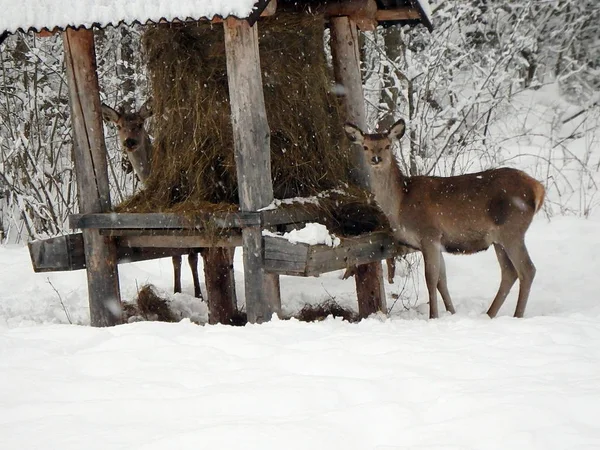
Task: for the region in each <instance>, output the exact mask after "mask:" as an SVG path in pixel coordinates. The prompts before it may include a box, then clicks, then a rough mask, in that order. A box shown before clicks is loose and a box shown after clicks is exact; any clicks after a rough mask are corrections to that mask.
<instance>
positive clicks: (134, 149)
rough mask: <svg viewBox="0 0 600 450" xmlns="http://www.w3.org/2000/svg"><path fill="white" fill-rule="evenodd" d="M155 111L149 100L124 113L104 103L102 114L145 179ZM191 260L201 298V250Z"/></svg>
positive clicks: (177, 272)
mask: <svg viewBox="0 0 600 450" xmlns="http://www.w3.org/2000/svg"><path fill="white" fill-rule="evenodd" d="M151 115H152V109H151V108H150V104H149V102H146V103H145V104H144V105H143V106H142V107H141V108H140V110H139V111H137V112H134V113H125V112H123V111H122V110H121V111H120V112H118V111H116V110H114V109H113V108H111V107H110V106H107V105H105V104H102V117H103V119H104V120H105V121H106V122H110V123H113V124H115V125H116V127H117V133H118V135H119V141H120V142H121V145H122V147H123V149H124V151H125V155H126V156H127V158H128V159H129V162H130V163H131V165H132V167H133V171H134V172H135V174H136V175H137V177H138V178H139V179H140V181H141V182H142V183H145V182H146V180H147V179H148V177H149V176H150V168H151V167H150V166H151V164H152V142H151V141H150V136H149V135H148V133H147V132H146V129H145V128H144V123H145V121H146V120H147V119H148V118H149V117H150V116H151ZM172 258H173V272H174V289H173V290H174V292H181V256H173V257H172ZM188 262H189V265H190V268H191V270H192V277H193V280H194V296H196V297H198V298H202V291H201V289H200V280H199V278H198V253H197V252H191V253H189V254H188Z"/></svg>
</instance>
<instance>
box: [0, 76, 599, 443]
mask: <svg viewBox="0 0 600 450" xmlns="http://www.w3.org/2000/svg"><path fill="white" fill-rule="evenodd" d="M556 99H557V94H556V92H553V91H552V87H548V88H544V89H541V90H539V91H536V92H534V93H528V94H527V95H526V96H524V97H523V99H522V100H523V101H524V104H525V105H524V106H523V107H521V109H520V110H519V111H525V112H524V113H522V112H519V113H518V114H512V115H511V114H508V113H507V114H508V116H509V117H511V118H512V119H511V120H507V123H506V126H507V130H502V129H499V130H497V131H496V133H499V134H500V135H502V136H505V135H509V134H507V133H509V132H510V133H512V134H510V135H518V136H520V137H519V138H518V139H512V140H510V141H509V140H507V142H506V145H507V147H506V151H505V153H502V154H499V155H496V157H497V158H500V159H499V160H498V161H491V163H492V165H495V164H515V165H517V166H518V167H520V168H523V169H526V170H527V171H528V172H529V173H531V174H533V175H535V176H536V177H538V178H539V179H540V180H545V181H546V184H547V187H548V198H547V201H546V204H545V211H550V212H551V213H552V215H554V218H553V219H552V220H551V221H548V220H547V218H546V217H545V214H544V213H540V214H538V216H537V217H536V219H535V221H534V223H533V224H532V226H531V228H530V230H529V233H528V235H527V244H528V247H529V250H530V253H531V256H532V259H533V261H534V263H535V264H536V266H537V268H538V272H537V277H536V279H535V281H534V284H533V290H532V293H531V296H530V299H529V304H528V307H527V311H526V318H525V319H520V320H517V319H513V318H512V317H511V316H512V313H513V311H514V308H515V303H516V291H517V290H516V286H515V289H514V290H513V292H512V293H511V295H510V297H509V299H508V300H507V302H506V304H505V305H504V307H503V308H502V310H501V311H500V316H499V317H498V318H497V319H494V320H490V319H488V318H487V316H485V315H483V312H484V311H485V310H486V309H487V307H488V306H489V304H490V302H491V299H492V298H493V296H494V294H495V292H496V289H497V287H498V284H499V279H500V270H499V267H498V263H497V261H496V258H495V255H494V252H493V251H492V250H488V251H487V252H484V253H480V254H477V255H474V256H462V257H461V256H447V257H446V261H447V270H448V279H449V287H450V292H451V294H452V296H453V300H454V304H455V306H456V309H457V314H456V315H455V316H449V315H444V316H443V317H442V318H441V319H439V320H435V321H430V320H427V315H428V308H427V305H426V304H425V298H426V288H425V283H424V281H423V270H422V267H418V268H417V270H416V271H414V272H412V273H413V274H415V275H411V276H408V277H405V276H404V274H403V273H402V272H403V271H402V270H400V271H399V273H398V275H397V276H396V280H395V283H394V284H393V285H386V292H387V296H388V298H387V301H388V306H390V307H391V313H390V315H389V317H373V318H370V319H368V320H364V321H362V322H360V323H358V324H348V323H346V322H342V321H339V320H333V319H330V320H327V321H325V322H321V323H311V324H307V323H300V322H297V321H294V320H292V321H283V320H274V321H273V322H271V323H268V324H264V325H247V326H246V327H241V328H233V327H225V326H198V325H195V324H194V323H192V321H206V314H207V311H206V307H205V305H204V304H201V303H199V302H198V301H197V300H196V299H194V298H193V297H192V296H191V295H190V294H191V293H192V292H193V288H192V283H191V277H190V274H189V270H184V271H183V273H184V290H185V292H184V293H183V294H178V295H175V296H173V295H171V296H170V298H171V301H172V305H173V307H174V308H175V309H176V310H177V311H178V312H179V313H180V314H181V316H182V317H183V318H184V319H183V320H182V322H180V323H176V324H165V323H150V322H139V323H134V324H129V325H123V326H119V327H114V328H111V329H92V328H90V327H88V326H81V325H86V324H87V323H88V322H89V319H88V311H87V288H86V279H85V273H84V272H73V273H50V274H34V273H33V271H32V269H31V263H30V261H29V255H28V252H27V249H26V248H25V247H22V246H0V449H2V450H5V449H6V450H13V449H14V450H27V449H35V450H40V449H44V450H45V449H60V450H81V449H82V448H85V449H87V450H94V449H99V450H106V449H127V450H132V449H198V448H207V449H211V450H213V449H238V448H239V449H244V450H246V449H260V450H270V449H277V450H280V449H286V450H291V449H310V450H320V449H324V450H325V449H326V450H332V449H344V450H354V449H356V450H359V449H360V450H365V449H381V450H384V449H385V450H392V449H411V450H412V449H427V450H436V449H449V450H459V449H461V450H462V449H465V450H484V449H502V450H506V449H515V450H529V449H539V450H552V449H556V450H565V449H569V450H571V449H573V450H575V449H576V450H584V449H598V448H600V423H599V422H598V417H600V294H599V289H600V279H599V274H600V256H599V255H600V239H598V231H599V230H600V213H599V212H598V211H599V210H600V209H599V206H600V203H599V199H598V197H597V196H596V195H595V193H596V192H597V188H595V187H596V186H598V185H600V172H599V171H598V167H600V161H599V160H598V158H599V155H600V151H599V149H600V147H599V144H600V138H599V136H597V132H596V131H595V130H598V129H600V127H599V126H598V125H597V124H596V125H593V124H590V125H589V127H590V128H589V129H590V130H591V131H589V132H586V133H583V134H581V135H579V134H576V133H575V134H573V136H574V137H573V138H571V139H567V140H565V139H566V136H569V135H570V134H572V133H574V132H575V131H577V130H578V128H577V127H579V126H580V125H581V124H580V123H578V122H577V121H572V122H569V124H568V126H564V127H563V128H562V129H560V130H558V131H557V132H556V133H554V132H553V130H554V129H555V127H556V124H557V123H559V122H560V121H559V120H558V119H556V116H555V114H554V113H553V112H552V111H553V110H554V109H556V106H555V105H556V103H555V100H556ZM528 104H532V105H533V106H532V107H531V108H530V109H528V107H527V105H528ZM595 120H597V121H600V118H599V117H596V119H595ZM557 142H558V143H560V145H558V144H557ZM517 155H521V156H517ZM443 162H444V161H440V163H443ZM479 162H481V164H483V163H486V161H484V160H481V161H479V160H477V161H473V160H469V159H467V160H466V161H465V167H466V168H467V169H469V170H475V169H477V167H476V163H479ZM565 213H567V214H581V215H589V216H590V217H589V219H583V218H578V217H574V216H571V217H567V216H560V215H559V214H565ZM235 269H236V281H237V287H238V296H239V300H240V303H243V301H244V295H243V273H242V270H241V269H242V267H241V255H240V254H239V252H238V253H237V254H236V264H235ZM119 270H120V278H121V290H122V293H123V298H124V299H126V300H130V299H132V298H133V297H134V295H135V293H136V290H137V288H138V287H139V286H141V285H143V284H145V283H148V282H151V283H153V284H154V285H156V286H157V287H158V289H159V290H161V291H163V292H164V293H168V292H170V290H171V289H172V266H171V262H170V259H163V260H159V261H150V262H144V263H136V264H128V265H122V266H120V268H119ZM404 272H405V271H404ZM281 285H282V297H283V306H284V312H285V313H287V314H289V313H292V312H295V311H298V310H299V309H300V308H301V307H302V306H303V305H304V304H305V303H318V302H321V301H323V300H327V299H330V298H334V299H335V300H336V301H337V302H339V303H341V304H342V305H345V306H350V307H353V308H355V307H356V298H355V288H354V281H353V280H352V279H350V280H341V272H335V273H331V274H327V275H324V276H322V277H320V278H310V279H302V278H289V277H283V278H282V282H281ZM190 319H191V320H192V321H190ZM69 320H71V321H72V322H73V323H75V324H77V325H69V324H68V323H69Z"/></svg>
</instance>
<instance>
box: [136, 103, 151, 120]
mask: <svg viewBox="0 0 600 450" xmlns="http://www.w3.org/2000/svg"><path fill="white" fill-rule="evenodd" d="M138 114H139V116H140V118H141V119H142V120H146V119H147V118H148V117H150V116H151V115H152V114H153V111H152V99H151V98H149V99H148V100H146V102H145V103H144V104H143V105H142V107H141V108H140V111H139V112H138Z"/></svg>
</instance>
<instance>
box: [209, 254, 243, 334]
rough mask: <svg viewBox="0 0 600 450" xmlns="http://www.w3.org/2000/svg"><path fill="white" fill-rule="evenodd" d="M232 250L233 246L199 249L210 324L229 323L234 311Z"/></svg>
mask: <svg viewBox="0 0 600 450" xmlns="http://www.w3.org/2000/svg"><path fill="white" fill-rule="evenodd" d="M234 251H235V247H232V248H225V247H207V248H203V249H202V250H201V251H200V253H201V255H202V258H204V282H205V283H206V293H207V302H208V312H209V314H208V321H209V323H211V324H215V323H222V324H225V325H229V324H231V322H232V319H233V314H234V313H235V311H236V303H237V302H236V295H235V280H234V278H233V276H234V275H233V255H234Z"/></svg>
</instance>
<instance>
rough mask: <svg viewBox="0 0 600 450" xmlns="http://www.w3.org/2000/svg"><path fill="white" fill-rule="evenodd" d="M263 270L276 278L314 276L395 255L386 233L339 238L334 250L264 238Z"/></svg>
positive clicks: (391, 240) (324, 246) (396, 250)
mask: <svg viewBox="0 0 600 450" xmlns="http://www.w3.org/2000/svg"><path fill="white" fill-rule="evenodd" d="M263 240H264V248H265V270H266V271H268V272H271V273H276V274H279V275H293V276H301V277H317V276H319V275H321V274H322V273H327V272H333V271H334V270H340V269H346V268H349V267H353V266H359V265H362V264H368V263H372V262H378V261H381V260H383V259H388V258H392V257H394V256H396V255H398V248H397V246H396V245H395V243H394V239H393V238H392V236H391V235H390V234H388V233H384V232H375V233H366V234H363V235H361V236H355V237H350V238H341V239H340V241H341V242H340V244H339V245H338V246H336V247H329V246H327V245H310V244H305V243H295V244H293V243H291V242H290V241H288V240H287V239H284V238H280V237H273V236H265V237H264V238H263Z"/></svg>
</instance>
